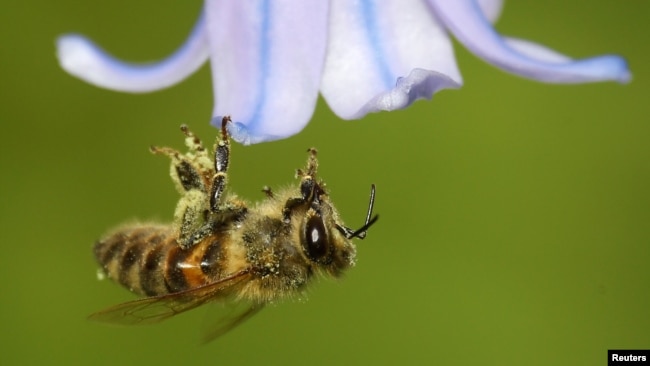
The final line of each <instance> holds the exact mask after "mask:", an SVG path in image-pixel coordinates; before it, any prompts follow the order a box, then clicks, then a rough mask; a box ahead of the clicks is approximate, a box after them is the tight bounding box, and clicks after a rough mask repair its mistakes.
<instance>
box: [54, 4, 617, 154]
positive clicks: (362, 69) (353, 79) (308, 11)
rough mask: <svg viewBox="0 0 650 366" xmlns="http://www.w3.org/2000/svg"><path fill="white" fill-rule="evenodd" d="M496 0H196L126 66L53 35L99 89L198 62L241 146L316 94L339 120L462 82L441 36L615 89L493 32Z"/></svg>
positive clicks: (585, 68)
mask: <svg viewBox="0 0 650 366" xmlns="http://www.w3.org/2000/svg"><path fill="white" fill-rule="evenodd" d="M501 6H502V1H501V0H453V1H452V0H381V1H379V0H358V1H350V0H330V1H324V0H321V1H299V0H293V1H292V0H207V1H205V5H204V8H203V12H202V14H201V16H200V17H199V20H198V22H197V23H196V25H195V27H194V29H193V30H192V32H191V34H190V36H189V38H188V39H187V41H186V42H185V44H184V45H182V46H181V47H180V48H179V49H178V50H177V51H176V52H175V53H174V54H172V55H171V56H169V58H167V59H165V60H162V61H160V62H155V63H148V64H131V63H126V62H122V61H120V60H117V59H115V58H113V57H111V56H110V55H109V54H107V53H106V52H105V51H103V50H101V49H100V48H99V47H97V46H96V45H94V44H93V43H92V42H91V41H89V40H88V39H86V38H84V37H82V36H80V35H65V36H62V37H60V38H59V39H58V43H57V48H58V57H59V60H60V63H61V65H62V67H63V68H64V69H65V70H66V71H68V72H69V73H70V74H72V75H75V76H77V77H79V78H81V79H83V80H85V81H87V82H89V83H92V84H95V85H97V86H100V87H104V88H108V89H113V90H118V91H125V92H132V93H142V92H150V91H154V90H158V89H162V88H166V87H168V86H171V85H173V84H176V83H178V82H180V81H182V80H183V79H185V78H186V77H188V76H189V75H190V74H192V73H193V72H195V71H196V70H197V69H198V68H199V67H200V66H201V65H202V64H203V63H204V62H206V61H207V60H210V63H211V66H212V78H213V81H214V84H213V85H214V99H215V106H214V111H213V116H214V119H213V121H217V122H216V125H217V126H218V123H219V122H218V121H220V116H222V115H225V114H231V115H232V116H233V120H234V121H236V122H235V123H234V124H233V125H232V126H230V132H231V134H232V136H233V138H234V139H235V140H237V141H239V142H242V143H244V144H251V143H258V142H263V141H272V140H277V139H282V138H286V137H289V136H292V135H294V134H296V133H298V132H300V131H301V130H302V129H303V128H304V127H305V125H306V124H307V122H308V121H309V119H310V118H311V116H312V114H313V112H314V107H315V105H316V100H317V98H318V93H319V92H320V93H321V94H322V95H323V97H324V98H325V100H326V101H327V103H328V104H329V106H330V107H331V108H332V110H333V111H334V112H335V113H336V114H337V115H338V116H340V117H341V118H343V119H356V118H361V117H363V116H365V115H366V114H368V113H370V112H377V111H391V110H395V109H401V108H405V107H407V106H408V105H410V104H411V103H413V102H414V101H415V100H417V99H421V98H431V97H432V96H433V94H434V93H435V92H437V91H438V90H441V89H448V88H458V87H460V86H461V85H462V82H463V81H462V77H461V75H460V72H459V70H458V66H457V65H456V61H455V59H454V53H453V49H452V43H451V40H450V37H449V33H451V34H453V35H454V37H455V38H456V39H457V40H458V41H459V42H460V43H462V44H463V45H464V46H465V47H467V48H468V49H469V50H470V51H471V52H472V53H474V54H476V55H477V56H479V57H481V58H482V59H484V60H485V61H487V62H489V63H490V64H492V65H494V66H496V67H498V68H501V69H503V70H505V71H508V72H511V73H514V74H517V75H520V76H523V77H526V78H530V79H533V80H538V81H542V82H549V83H584V82H597V81H606V80H613V81H618V82H626V81H628V80H629V79H630V73H629V71H628V69H627V65H626V63H625V61H624V60H623V59H622V58H620V57H618V56H613V55H609V56H599V57H594V58H589V59H583V60H572V59H570V58H569V57H567V56H564V55H561V54H559V53H557V52H555V51H552V50H550V49H548V48H546V47H543V46H540V45H538V44H535V43H532V42H529V41H524V40H520V39H515V38H509V37H503V36H501V35H499V34H498V33H496V32H495V30H494V29H493V27H492V22H494V21H495V20H496V19H497V17H498V15H499V13H500V11H501Z"/></svg>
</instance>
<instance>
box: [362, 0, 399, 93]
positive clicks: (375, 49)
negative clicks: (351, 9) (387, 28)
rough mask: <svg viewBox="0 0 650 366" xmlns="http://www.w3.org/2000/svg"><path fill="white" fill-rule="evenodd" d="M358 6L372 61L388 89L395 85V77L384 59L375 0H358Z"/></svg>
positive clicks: (384, 53) (384, 52)
mask: <svg viewBox="0 0 650 366" xmlns="http://www.w3.org/2000/svg"><path fill="white" fill-rule="evenodd" d="M359 6H360V7H361V11H360V13H361V16H362V17H363V22H364V24H365V25H366V27H365V28H364V30H365V31H366V36H367V37H368V40H369V45H370V47H371V48H372V53H373V55H374V60H373V61H374V62H375V65H376V67H377V69H378V71H379V73H380V74H381V78H382V80H383V82H384V87H385V88H386V89H390V88H392V87H393V86H394V85H395V79H396V77H395V76H394V75H393V73H392V72H391V69H390V66H389V65H388V62H387V61H386V57H385V55H386V50H385V49H384V47H383V45H382V42H381V39H380V32H379V26H378V25H377V12H376V10H375V2H374V1H373V0H362V1H360V2H359Z"/></svg>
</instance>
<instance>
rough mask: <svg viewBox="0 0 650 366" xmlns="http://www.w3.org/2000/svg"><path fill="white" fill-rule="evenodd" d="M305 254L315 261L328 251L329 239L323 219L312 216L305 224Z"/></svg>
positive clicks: (319, 259)
mask: <svg viewBox="0 0 650 366" xmlns="http://www.w3.org/2000/svg"><path fill="white" fill-rule="evenodd" d="M303 246H304V248H305V254H307V257H309V259H311V260H312V261H314V262H318V261H321V260H322V259H323V257H325V256H326V255H327V254H328V252H329V248H328V241H327V234H326V230H325V224H323V219H322V218H321V217H320V216H318V215H314V216H312V217H311V218H310V219H309V221H307V225H305V241H304V243H303Z"/></svg>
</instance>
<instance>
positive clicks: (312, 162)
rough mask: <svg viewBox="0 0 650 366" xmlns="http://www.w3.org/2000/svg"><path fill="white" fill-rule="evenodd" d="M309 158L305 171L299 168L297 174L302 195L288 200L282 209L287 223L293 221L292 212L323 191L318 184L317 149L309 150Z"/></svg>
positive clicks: (316, 198)
mask: <svg viewBox="0 0 650 366" xmlns="http://www.w3.org/2000/svg"><path fill="white" fill-rule="evenodd" d="M307 152H308V153H309V158H308V159H307V168H306V169H305V170H304V171H303V170H300V169H298V171H297V172H296V175H297V176H298V177H300V178H301V181H300V197H294V198H290V199H288V200H287V202H286V203H285V204H284V208H283V209H282V219H283V221H284V223H285V224H288V223H290V222H291V213H292V211H293V210H294V209H295V208H296V207H298V206H302V205H304V204H306V203H308V202H312V201H314V200H318V199H319V196H320V195H321V194H322V193H323V192H322V190H321V188H320V186H319V185H318V184H316V181H315V179H316V170H317V169H318V160H317V159H316V153H317V151H316V149H314V148H311V149H309V150H307Z"/></svg>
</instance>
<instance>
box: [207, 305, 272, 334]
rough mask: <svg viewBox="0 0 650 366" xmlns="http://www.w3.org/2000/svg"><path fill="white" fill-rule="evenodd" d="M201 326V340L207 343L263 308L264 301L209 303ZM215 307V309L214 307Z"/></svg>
mask: <svg viewBox="0 0 650 366" xmlns="http://www.w3.org/2000/svg"><path fill="white" fill-rule="evenodd" d="M211 305H212V306H211V308H209V309H208V313H207V314H206V315H207V317H208V319H207V321H205V322H204V323H203V326H202V328H201V342H202V343H204V344H205V343H208V342H210V341H213V340H215V339H217V338H218V337H221V336H222V335H224V334H226V333H227V332H229V331H230V330H232V329H233V328H235V327H237V326H238V325H240V324H242V323H243V322H245V321H246V320H248V319H249V318H250V317H252V316H253V315H255V314H257V313H258V312H259V311H260V310H262V309H263V308H264V305H265V304H264V303H252V302H249V301H228V300H226V301H225V302H223V303H222V302H218V303H214V304H211ZM214 308H217V309H214Z"/></svg>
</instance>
